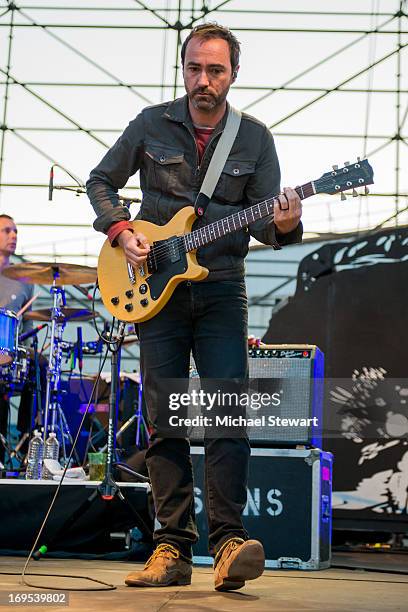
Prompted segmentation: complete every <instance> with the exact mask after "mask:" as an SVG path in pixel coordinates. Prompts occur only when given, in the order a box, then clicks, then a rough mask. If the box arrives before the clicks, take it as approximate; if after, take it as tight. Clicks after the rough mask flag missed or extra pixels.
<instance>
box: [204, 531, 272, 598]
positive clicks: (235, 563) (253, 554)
mask: <svg viewBox="0 0 408 612" xmlns="http://www.w3.org/2000/svg"><path fill="white" fill-rule="evenodd" d="M264 568H265V553H264V549H263V546H262V544H261V543H260V542H258V540H247V541H246V542H245V541H244V540H242V539H241V538H231V539H230V540H227V542H225V543H224V544H223V545H222V546H221V548H220V550H219V551H218V553H217V555H216V557H215V561H214V583H215V589H216V590H217V591H234V590H235V589H240V588H241V587H243V586H244V584H245V580H254V578H258V577H259V576H261V574H262V573H263V571H264Z"/></svg>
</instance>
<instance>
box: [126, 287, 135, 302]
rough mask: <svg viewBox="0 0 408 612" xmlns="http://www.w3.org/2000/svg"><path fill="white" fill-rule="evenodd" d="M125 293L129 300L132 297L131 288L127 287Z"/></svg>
mask: <svg viewBox="0 0 408 612" xmlns="http://www.w3.org/2000/svg"><path fill="white" fill-rule="evenodd" d="M125 295H126V297H127V298H129V300H130V298H132V297H133V291H132V289H128V290H127V291H126V293H125Z"/></svg>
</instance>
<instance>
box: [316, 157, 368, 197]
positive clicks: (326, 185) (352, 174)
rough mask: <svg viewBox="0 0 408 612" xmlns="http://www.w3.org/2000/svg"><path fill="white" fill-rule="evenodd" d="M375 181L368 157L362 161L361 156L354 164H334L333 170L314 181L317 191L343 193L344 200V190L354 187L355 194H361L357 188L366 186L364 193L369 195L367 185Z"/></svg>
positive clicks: (331, 193)
mask: <svg viewBox="0 0 408 612" xmlns="http://www.w3.org/2000/svg"><path fill="white" fill-rule="evenodd" d="M373 183H374V172H373V169H372V167H371V166H370V164H369V163H368V161H367V160H366V159H363V160H362V161H361V160H360V158H357V161H356V162H355V163H354V164H350V163H349V162H346V163H345V165H344V166H343V168H338V167H337V166H333V170H332V171H331V172H326V173H325V174H323V175H322V176H321V177H320V178H319V179H317V181H313V185H314V188H315V191H316V193H327V194H329V195H333V194H335V193H341V194H342V199H343V200H345V199H346V196H345V195H344V194H343V191H347V190H348V189H352V190H353V196H357V195H359V194H358V193H357V192H356V188H358V187H365V190H364V194H365V195H367V193H368V189H367V185H372V184H373ZM360 195H362V194H360Z"/></svg>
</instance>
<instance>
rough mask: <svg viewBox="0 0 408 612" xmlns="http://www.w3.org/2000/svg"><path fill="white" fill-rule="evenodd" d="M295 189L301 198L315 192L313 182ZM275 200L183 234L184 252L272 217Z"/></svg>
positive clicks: (271, 199) (303, 198) (269, 200)
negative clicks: (259, 220)
mask: <svg viewBox="0 0 408 612" xmlns="http://www.w3.org/2000/svg"><path fill="white" fill-rule="evenodd" d="M295 191H296V193H297V194H298V196H299V197H300V199H301V200H305V199H306V198H309V197H310V196H312V195H314V194H315V193H316V192H315V189H314V186H313V182H310V183H306V184H305V185H300V186H299V187H296V188H295ZM275 202H277V198H276V197H275V198H270V199H268V200H264V201H263V202H259V203H258V204H254V205H253V206H250V207H249V208H244V210H241V211H239V212H237V213H234V214H232V215H230V216H229V217H225V218H224V219H220V220H219V221H214V223H210V224H209V225H205V226H203V227H200V228H199V229H196V230H193V231H192V232H190V233H189V234H185V235H184V245H185V250H186V252H189V251H194V250H195V249H197V248H198V247H201V246H204V245H205V244H208V243H210V242H214V240H218V239H219V238H222V236H225V235H226V234H231V233H232V232H237V231H238V230H240V229H242V228H244V227H248V225H251V223H254V221H257V220H258V219H263V218H264V217H268V216H271V218H272V219H273V210H274V206H275Z"/></svg>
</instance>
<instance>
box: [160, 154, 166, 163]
mask: <svg viewBox="0 0 408 612" xmlns="http://www.w3.org/2000/svg"><path fill="white" fill-rule="evenodd" d="M160 161H161V163H162V164H163V163H164V162H165V161H166V158H165V156H164V155H161V156H160Z"/></svg>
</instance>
